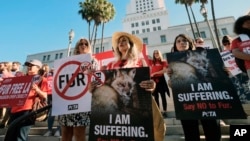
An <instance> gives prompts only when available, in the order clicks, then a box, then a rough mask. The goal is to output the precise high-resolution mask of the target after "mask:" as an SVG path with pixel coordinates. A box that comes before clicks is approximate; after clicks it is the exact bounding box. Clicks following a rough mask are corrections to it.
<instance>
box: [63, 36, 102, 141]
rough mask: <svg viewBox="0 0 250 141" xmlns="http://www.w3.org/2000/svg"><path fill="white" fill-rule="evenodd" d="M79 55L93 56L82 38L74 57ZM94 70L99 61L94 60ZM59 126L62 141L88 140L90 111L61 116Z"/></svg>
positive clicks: (88, 44) (77, 44)
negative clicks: (87, 131) (87, 130)
mask: <svg viewBox="0 0 250 141" xmlns="http://www.w3.org/2000/svg"><path fill="white" fill-rule="evenodd" d="M79 54H92V51H91V45H90V43H89V41H88V40H87V39H85V38H80V39H79V40H78V41H77V43H76V45H75V49H74V55H79ZM91 62H92V68H93V69H98V67H99V65H98V62H97V60H96V59H95V58H94V57H93V58H92V61H91ZM58 119H59V124H60V125H61V131H62V141H72V138H73V137H74V139H75V141H85V140H86V137H85V136H86V133H85V132H86V131H85V130H86V127H87V126H89V125H90V111H89V112H82V113H74V114H67V115H60V116H59V117H58Z"/></svg>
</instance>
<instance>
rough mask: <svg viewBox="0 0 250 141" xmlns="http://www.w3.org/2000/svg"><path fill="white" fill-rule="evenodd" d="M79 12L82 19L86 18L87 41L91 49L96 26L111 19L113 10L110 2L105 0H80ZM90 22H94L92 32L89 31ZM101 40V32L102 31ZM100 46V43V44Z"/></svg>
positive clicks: (93, 44)
mask: <svg viewBox="0 0 250 141" xmlns="http://www.w3.org/2000/svg"><path fill="white" fill-rule="evenodd" d="M80 8H81V9H80V10H79V11H78V13H79V14H81V15H82V19H83V20H86V21H87V23H88V24H89V41H90V43H91V44H92V47H93V51H94V48H95V42H96V37H97V30H98V26H99V25H100V24H102V23H107V22H108V21H110V20H111V19H113V17H114V14H115V10H114V7H113V5H112V4H111V3H109V2H108V1H107V0H86V1H85V2H80ZM110 13H111V14H110ZM91 22H93V23H94V25H93V27H92V28H93V29H92V32H91V31H90V28H91ZM102 28H103V29H102V32H103V31H104V25H103V27H102ZM102 40H103V33H102ZM101 46H102V45H101Z"/></svg>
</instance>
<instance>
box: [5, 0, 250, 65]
mask: <svg viewBox="0 0 250 141" xmlns="http://www.w3.org/2000/svg"><path fill="white" fill-rule="evenodd" d="M82 1H83V0H0V61H19V62H21V63H22V64H23V63H24V62H25V60H26V57H27V55H30V54H36V53H41V52H47V51H53V50H58V49H67V48H68V44H69V35H68V34H69V31H70V29H73V30H74V32H75V37H74V39H73V42H72V47H73V46H74V45H75V42H76V41H77V40H78V39H79V38H80V37H88V26H87V23H86V22H85V21H83V20H82V18H81V15H79V14H78V11H79V10H80V6H79V2H82ZM130 1H131V0H109V2H111V3H112V4H113V5H114V7H115V10H116V15H115V17H114V19H113V20H111V21H110V22H109V23H107V24H106V25H105V30H104V37H111V36H112V33H113V32H116V31H122V30H123V27H122V20H123V18H124V17H125V15H126V6H127V4H128V3H129V2H130ZM209 2H210V1H209ZM165 6H166V9H167V11H168V14H169V18H168V20H169V23H170V26H175V25H181V24H187V23H189V21H188V18H187V13H186V10H185V7H184V5H179V4H178V5H177V4H175V0H165ZM205 6H206V8H207V9H208V19H212V14H211V5H210V3H208V4H206V5H205ZM214 9H215V16H216V18H221V17H228V16H234V17H235V19H237V18H238V17H239V16H242V15H244V14H246V13H247V11H250V1H249V0H214ZM199 10H200V4H194V5H193V11H194V13H195V16H196V21H197V22H198V21H203V20H204V18H203V17H202V15H201V14H200V12H199ZM99 30H101V28H100V29H99ZM98 37H101V34H100V33H99V34H98Z"/></svg>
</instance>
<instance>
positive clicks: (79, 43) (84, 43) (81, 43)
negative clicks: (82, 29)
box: [79, 43, 89, 46]
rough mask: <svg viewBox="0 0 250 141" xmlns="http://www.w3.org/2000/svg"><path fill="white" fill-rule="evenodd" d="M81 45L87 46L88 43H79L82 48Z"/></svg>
mask: <svg viewBox="0 0 250 141" xmlns="http://www.w3.org/2000/svg"><path fill="white" fill-rule="evenodd" d="M82 45H85V46H88V45H89V44H88V43H79V46H82Z"/></svg>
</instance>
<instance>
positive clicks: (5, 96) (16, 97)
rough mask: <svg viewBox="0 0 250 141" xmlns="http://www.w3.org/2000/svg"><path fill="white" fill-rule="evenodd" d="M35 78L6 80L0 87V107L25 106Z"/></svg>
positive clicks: (22, 77)
mask: <svg viewBox="0 0 250 141" xmlns="http://www.w3.org/2000/svg"><path fill="white" fill-rule="evenodd" d="M32 79H33V76H20V77H9V78H5V79H4V80H3V81H2V82H1V85H0V107H14V106H23V105H24V104H25V101H26V99H27V97H28V95H29V91H30V89H31V85H32V81H33V80H32Z"/></svg>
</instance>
